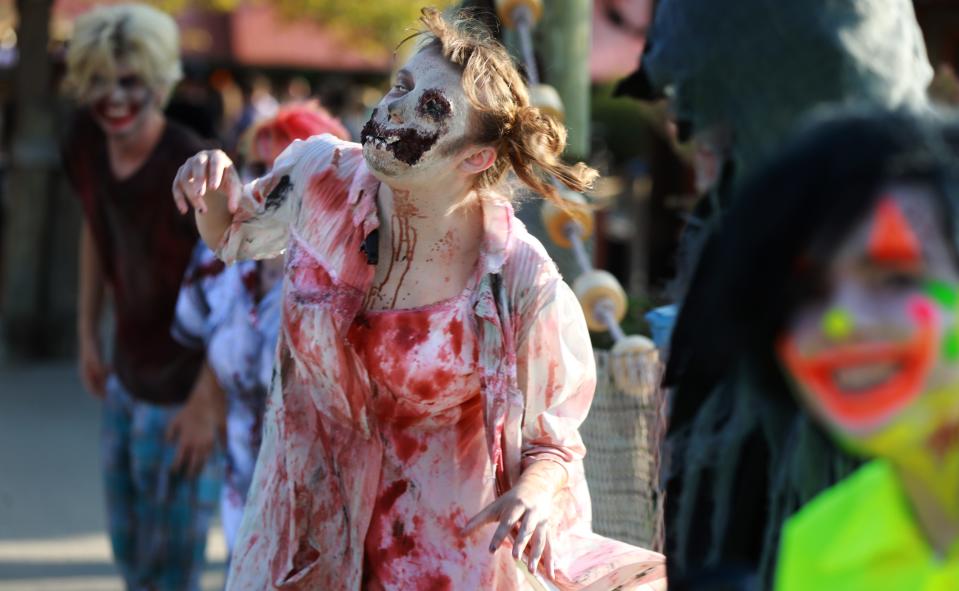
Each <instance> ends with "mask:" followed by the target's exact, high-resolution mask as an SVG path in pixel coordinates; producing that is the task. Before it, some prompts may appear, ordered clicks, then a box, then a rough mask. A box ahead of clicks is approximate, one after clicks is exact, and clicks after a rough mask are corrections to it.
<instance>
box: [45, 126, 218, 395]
mask: <svg viewBox="0 0 959 591" xmlns="http://www.w3.org/2000/svg"><path fill="white" fill-rule="evenodd" d="M204 147H206V146H205V145H204V144H203V143H202V142H201V141H200V140H199V139H198V138H196V136H194V135H193V134H192V133H191V132H189V131H187V130H186V129H184V128H182V127H180V126H178V125H177V124H176V123H174V122H172V121H167V123H166V126H165V128H164V131H163V136H162V137H161V138H160V141H159V142H158V143H157V145H156V146H155V147H154V149H153V152H152V153H151V154H150V156H149V157H148V158H147V160H146V161H145V162H144V163H143V165H142V166H141V167H140V168H139V169H138V170H137V171H136V172H134V173H133V175H132V176H130V177H129V178H126V179H122V180H120V179H117V178H116V177H115V176H114V175H113V172H112V169H111V167H110V163H109V160H108V156H107V142H106V137H105V136H104V134H103V132H102V131H101V130H100V128H99V127H98V126H97V124H96V122H95V121H93V119H92V118H91V117H90V116H89V115H88V114H87V113H81V114H79V115H77V117H76V118H75V120H74V124H73V127H72V129H71V130H70V133H69V134H68V136H67V139H66V141H65V142H64V144H63V162H64V167H65V169H66V171H67V175H68V176H69V178H70V182H71V184H72V185H73V189H74V192H75V193H76V195H77V197H78V198H79V199H80V202H81V203H82V205H83V211H84V215H85V216H86V219H87V222H88V223H89V225H90V229H91V232H92V233H93V238H94V242H95V243H96V248H97V253H98V255H99V258H100V263H101V266H102V268H103V272H104V274H105V276H106V279H107V282H108V283H109V287H110V289H111V291H112V293H113V302H114V309H115V317H116V339H115V347H114V353H113V368H114V371H115V372H116V374H117V377H118V378H119V379H120V381H121V382H122V383H123V385H124V386H125V387H126V388H127V390H129V391H130V393H131V394H132V395H133V396H134V397H135V398H137V399H140V400H146V401H149V402H152V403H155V404H176V403H179V402H183V401H184V400H186V398H187V396H188V395H189V393H190V389H191V387H192V386H193V382H194V381H195V380H196V375H197V372H198V371H199V369H200V364H201V363H202V361H203V350H202V347H201V348H199V349H191V348H188V347H185V346H184V345H182V344H180V343H179V342H177V341H176V340H175V339H174V338H173V337H172V335H171V334H170V326H171V324H172V322H173V312H174V309H175V307H176V300H177V295H178V293H179V291H180V280H181V279H183V272H184V271H185V270H186V267H187V264H188V263H189V262H190V256H191V254H192V252H193V246H194V245H195V244H196V241H197V231H196V225H195V223H194V221H193V217H192V216H182V215H180V213H179V212H178V211H177V209H176V206H175V205H174V203H173V199H172V198H171V197H170V187H171V186H172V185H173V178H174V176H176V171H177V169H178V168H179V167H180V165H181V164H183V162H185V161H186V159H187V158H189V157H190V156H192V155H193V154H195V153H197V152H198V151H200V150H202V149H204Z"/></svg>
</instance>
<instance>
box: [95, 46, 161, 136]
mask: <svg viewBox="0 0 959 591" xmlns="http://www.w3.org/2000/svg"><path fill="white" fill-rule="evenodd" d="M85 103H86V104H87V105H89V107H90V110H91V112H92V113H93V117H94V118H95V119H96V121H97V123H98V124H99V125H100V127H101V128H102V129H103V131H104V133H106V134H107V136H113V137H118V136H125V135H129V134H131V133H135V132H136V131H137V130H138V129H140V127H141V126H142V125H143V123H144V121H146V118H147V116H148V115H149V113H150V111H151V109H154V108H159V107H158V106H157V101H156V94H155V92H154V91H153V89H151V88H150V87H149V86H148V85H147V84H146V82H144V80H143V78H142V77H141V76H140V75H139V74H137V73H136V71H134V70H133V69H132V68H130V67H128V66H126V65H124V64H122V63H121V64H117V68H116V71H115V72H114V75H113V76H112V77H110V78H101V79H97V80H95V81H94V83H93V84H92V86H91V89H90V91H89V92H88V93H87V95H86V97H85Z"/></svg>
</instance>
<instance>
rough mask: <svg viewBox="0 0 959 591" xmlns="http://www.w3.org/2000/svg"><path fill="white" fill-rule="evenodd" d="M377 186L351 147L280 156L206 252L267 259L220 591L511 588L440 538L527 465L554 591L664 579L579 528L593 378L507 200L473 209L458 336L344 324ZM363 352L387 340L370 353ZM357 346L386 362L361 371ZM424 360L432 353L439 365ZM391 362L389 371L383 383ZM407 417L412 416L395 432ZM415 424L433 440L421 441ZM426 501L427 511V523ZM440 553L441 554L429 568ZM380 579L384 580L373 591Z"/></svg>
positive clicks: (457, 542)
mask: <svg viewBox="0 0 959 591" xmlns="http://www.w3.org/2000/svg"><path fill="white" fill-rule="evenodd" d="M378 188H379V184H378V181H377V180H376V179H375V178H374V177H373V176H372V175H371V174H370V173H369V172H368V171H367V170H366V166H365V164H364V162H363V156H362V149H361V147H360V146H359V145H357V144H353V143H348V142H342V141H339V140H336V139H334V138H333V137H332V136H329V135H324V136H319V137H316V138H312V139H310V140H307V141H305V142H303V141H296V142H294V143H293V144H291V145H290V146H289V147H288V148H287V150H286V151H285V152H284V153H283V154H281V155H280V157H279V158H277V160H276V163H275V166H274V168H273V171H272V172H271V173H270V174H269V175H268V176H266V177H264V178H262V179H258V180H256V181H253V182H252V183H251V184H250V185H248V186H247V187H245V188H244V191H243V197H242V199H241V208H240V210H239V211H238V212H237V214H236V215H235V217H234V223H233V224H232V226H231V227H230V229H229V231H228V232H227V233H226V235H225V236H224V238H223V242H222V244H221V245H220V248H219V254H220V256H221V257H222V258H223V259H224V260H225V261H227V262H231V261H233V260H235V259H237V258H267V257H271V256H275V255H276V254H278V253H280V252H281V251H283V250H284V249H286V263H285V264H286V272H285V275H284V286H283V290H284V297H283V318H282V321H281V328H280V339H279V344H278V347H277V356H278V357H277V367H278V375H277V379H275V380H274V382H273V385H272V389H271V393H270V398H269V401H268V405H267V412H266V418H265V419H264V432H263V444H262V448H261V451H260V456H259V458H258V460H257V466H256V472H255V474H254V477H253V481H254V482H253V486H252V488H251V491H250V497H249V499H248V502H247V508H246V512H245V514H244V517H243V523H242V525H241V526H240V534H239V537H238V539H237V543H236V547H235V548H234V554H233V560H232V562H231V570H230V575H229V579H228V582H227V586H228V588H229V589H232V590H251V591H252V590H256V591H262V590H263V589H284V590H289V589H295V590H311V589H324V590H330V591H338V590H345V591H359V590H360V589H374V588H375V584H374V582H373V581H374V580H377V581H378V582H377V583H376V584H380V585H382V586H384V587H386V588H404V589H464V590H465V589H470V590H472V589H476V588H484V586H485V585H484V584H480V585H479V586H476V585H473V584H472V583H471V581H474V580H476V579H477V578H478V579H480V580H481V581H482V580H484V579H483V577H486V579H485V580H492V579H490V577H501V579H500V580H503V581H517V580H519V579H518V577H519V575H518V574H517V573H516V572H515V569H517V567H516V566H515V563H514V564H510V563H509V561H507V560H505V559H503V558H499V557H496V558H491V557H490V555H489V553H488V551H487V548H486V547H485V544H488V543H489V540H490V539H491V537H492V534H493V531H494V529H495V524H490V525H488V526H485V527H483V528H481V529H479V530H478V531H477V532H475V533H474V534H473V535H472V536H470V537H465V536H463V535H462V534H460V535H459V536H457V535H456V533H455V532H456V531H457V529H458V527H459V526H461V525H462V524H463V523H465V520H466V519H468V518H469V517H472V515H469V514H468V513H470V512H473V510H474V509H477V508H479V507H481V506H483V505H484V504H485V503H486V502H487V501H489V500H491V499H493V498H495V495H496V494H498V493H500V492H502V491H504V490H507V489H508V488H509V487H510V486H511V483H514V482H516V479H517V478H519V476H520V473H521V472H522V470H523V467H524V466H525V465H528V464H529V463H531V462H534V461H537V460H544V459H549V460H553V461H556V462H559V463H560V464H562V465H563V466H564V467H565V468H566V470H567V472H568V473H569V479H568V482H567V485H566V486H565V488H563V489H562V490H561V491H559V492H558V493H557V496H556V498H555V511H554V516H553V534H552V535H551V538H550V542H549V543H550V548H551V555H552V560H553V565H554V566H555V576H554V577H553V578H552V583H553V584H554V585H555V586H556V587H558V588H560V589H563V590H567V589H569V590H572V589H584V588H586V587H587V586H589V585H596V586H595V587H593V588H595V589H611V588H614V587H616V586H617V585H621V584H623V585H624V587H623V588H624V589H629V588H633V584H634V583H635V584H639V583H645V582H649V581H654V580H658V579H661V578H662V577H664V576H665V573H664V571H663V557H662V556H661V555H659V554H656V553H654V552H649V551H646V550H643V549H641V548H636V547H633V546H630V545H628V544H624V543H622V542H617V541H615V540H610V539H607V538H603V537H600V536H598V535H596V534H594V533H592V531H591V529H590V502H589V491H588V489H587V487H586V481H585V477H584V474H583V466H582V458H583V455H584V454H585V449H584V448H583V443H582V439H581V438H580V436H579V431H578V428H579V425H580V423H581V422H582V420H583V418H584V417H585V415H586V413H587V412H588V410H589V405H590V402H591V401H592V397H593V392H594V387H595V365H594V361H593V355H592V348H591V346H590V341H589V334H588V332H587V330H586V323H585V321H584V319H583V315H582V311H581V309H580V307H579V303H578V302H577V300H576V297H575V296H574V295H573V293H572V291H571V290H570V289H569V287H568V286H567V285H566V284H565V283H563V281H562V279H561V278H560V276H559V273H558V272H557V270H556V268H555V265H553V263H552V262H551V261H550V260H549V258H548V256H547V255H546V253H545V251H544V249H543V247H542V245H540V244H539V243H538V242H537V241H536V239H534V238H533V237H532V236H530V235H529V234H528V233H527V232H526V230H525V228H523V226H522V224H521V223H520V222H519V221H517V220H516V218H515V217H514V215H513V211H512V208H511V207H510V205H509V204H508V203H507V202H505V201H502V200H497V199H495V198H490V199H488V200H486V201H485V202H484V206H483V209H484V212H483V213H484V228H485V238H484V243H483V247H482V250H481V256H480V261H479V264H478V270H477V280H476V281H475V282H474V285H471V286H470V289H469V290H468V291H467V292H466V293H465V294H464V295H463V296H462V297H463V298H464V299H465V302H464V303H463V304H462V305H463V306H464V307H465V312H464V314H465V316H464V318H465V319H468V320H469V323H468V325H467V324H463V326H462V328H463V333H462V335H460V334H459V329H458V328H456V327H455V326H456V325H455V323H453V324H451V325H448V326H445V327H443V328H440V327H439V325H438V324H436V325H434V324H433V322H432V320H431V322H430V324H429V327H423V326H420V327H419V328H420V329H424V328H425V330H426V332H425V333H424V331H423V330H418V329H417V328H416V327H414V326H412V325H410V326H408V327H407V326H406V325H403V324H402V323H405V322H411V323H412V322H414V320H415V319H416V318H419V321H420V322H421V323H422V321H423V318H424V317H423V316H422V315H420V316H417V315H415V314H412V313H403V312H398V313H382V316H381V317H378V316H379V314H369V313H366V314H363V315H360V312H361V309H362V306H363V298H364V296H365V294H366V293H367V292H368V290H369V288H370V286H371V284H372V280H373V271H374V267H373V266H372V265H370V264H369V263H368V262H367V259H366V255H365V254H364V253H363V250H362V246H363V244H364V242H365V241H366V239H367V237H368V236H369V234H370V233H371V232H372V231H373V230H374V229H376V227H377V225H378V217H377V211H376V199H375V198H376V194H377V191H378ZM448 303H449V302H447V304H448ZM439 308H442V305H440V306H437V307H435V308H434V307H431V308H430V309H431V310H433V311H434V312H436V313H437V314H439V313H440V312H439V311H438V309H439ZM391 321H392V322H394V323H396V324H397V327H396V328H392V327H390V326H389V324H390V322H391ZM464 322H465V320H464ZM364 323H366V325H368V326H369V329H366V328H365V325H364ZM401 325H402V326H401ZM430 329H435V331H436V332H431V331H430ZM351 332H352V341H351V338H350V337H351ZM374 333H375V334H374ZM424 334H425V341H424V342H423V343H419V341H420V340H422V339H424ZM471 335H472V336H471ZM364 337H365V340H366V341H367V343H366V344H362V341H364ZM474 338H475V342H476V344H477V346H476V349H475V352H474V351H468V348H469V345H468V342H469V341H471V340H472V339H474ZM380 340H385V342H389V341H392V342H391V343H389V344H385V343H384V344H370V343H371V342H375V341H380ZM426 341H429V343H426ZM354 342H360V344H361V346H360V347H359V349H360V350H359V351H358V350H357V349H356V348H354V344H353V343H354ZM418 343H419V344H418ZM371 347H372V348H373V349H376V350H377V351H380V350H383V348H384V347H385V348H386V349H389V352H390V355H389V356H385V357H386V358H385V359H377V360H376V363H371V362H370V361H371V360H370V355H369V349H370V348H371ZM436 347H442V348H443V349H445V351H446V352H447V353H448V354H449V359H450V361H449V364H448V365H447V364H445V363H444V362H443V359H444V357H443V355H444V352H443V351H440V350H439V349H438V348H436ZM457 347H459V361H455V360H454V357H455V355H454V354H455V353H456V351H457ZM467 351H468V352H467ZM464 355H465V357H464ZM427 357H429V360H427ZM474 358H475V365H474V367H475V373H474V375H471V376H467V375H454V372H453V371H452V370H451V368H453V367H461V365H460V364H461V363H471V359H474ZM399 360H405V363H406V365H405V366H404V367H397V365H396V362H397V361H399ZM444 368H445V369H444ZM448 370H449V371H448ZM423 372H425V373H426V374H429V373H432V374H433V376H432V377H433V378H434V379H436V378H439V379H440V382H442V381H443V380H448V381H449V390H444V391H442V392H439V391H438V390H437V389H436V388H435V383H433V382H430V383H423V382H424V381H425V380H424V376H423ZM441 374H442V375H441ZM447 374H450V375H447ZM378 383H380V384H382V385H381V386H378V385H377V384H378ZM477 383H478V385H477ZM431 385H432V387H431ZM383 386H386V387H387V388H384V387H383ZM477 389H478V391H479V397H478V399H477V398H476V396H475V392H476V391H477ZM391 395H396V396H397V397H398V396H400V395H403V396H405V397H407V399H406V400H404V401H403V403H402V404H401V405H399V412H398V413H392V414H391V413H390V412H387V411H388V407H389V403H390V401H391V400H392V397H391ZM430 398H432V399H433V400H434V402H435V405H436V406H435V408H430V407H429V405H428V404H427V401H428V399H430ZM470 405H476V406H478V407H479V410H473V408H472V406H470ZM442 409H447V410H445V411H444V410H442ZM393 410H394V411H395V410H396V409H395V408H394V409H393ZM413 410H415V411H416V412H415V413H414V414H415V415H416V416H417V417H420V418H419V420H417V421H413V422H411V423H410V424H406V422H407V419H409V418H410V417H408V416H405V415H404V413H411V412H413ZM433 412H436V414H435V415H431V416H430V413H433ZM480 418H482V420H481V421H480V420H479V419H480ZM461 419H472V420H475V421H476V424H475V425H474V424H464V423H463V421H462V420H461ZM444 421H445V422H444ZM450 423H452V424H450ZM430 426H432V427H431V428H433V429H435V430H436V439H435V440H434V439H432V438H430V439H427V440H425V441H424V440H423V439H422V437H423V435H424V433H426V432H427V430H428V427H430ZM404 427H408V429H407V428H404ZM441 431H442V432H444V433H445V434H442V435H440V434H439V432H441ZM431 437H432V436H431ZM444 438H445V439H444ZM477 439H479V441H480V442H481V445H482V451H483V454H479V452H478V451H477V450H478V448H479V446H480V443H477ZM443 444H445V446H444V447H440V445H443ZM423 446H426V447H427V448H428V449H421V447H423ZM474 446H476V447H474ZM444 453H445V454H447V455H448V456H450V457H447V458H445V460H443V461H441V462H439V463H432V462H431V461H429V460H425V461H424V460H421V459H420V458H421V457H425V456H429V457H430V458H438V457H439V456H441V455H443V454H444ZM419 454H423V456H421V455H419ZM457 454H465V455H464V457H463V460H462V461H459V460H458V459H457ZM474 454H477V455H475V456H474ZM466 482H471V483H479V485H478V486H477V487H472V488H468V487H467V486H465V483H466ZM425 491H429V493H426V492H425ZM424 495H425V496H424ZM443 495H449V497H448V499H446V500H445V501H443V498H444V497H443ZM454 496H455V497H456V498H455V501H454V498H453V497H454ZM434 501H443V502H442V505H444V506H438V507H436V511H435V515H434V517H435V518H436V520H438V521H433V520H432V519H431V520H430V521H431V523H429V524H426V521H427V520H426V519H424V517H423V516H425V515H430V514H431V511H433V508H432V507H431V506H429V505H428V503H430V502H434ZM457 505H458V506H459V507H460V508H462V514H460V513H459V512H458V511H456V509H457ZM447 509H448V510H449V511H450V513H447ZM468 510H469V511H468ZM418 515H419V516H420V522H419V523H417V520H416V517H417V516H418ZM384 516H385V518H386V519H387V520H391V521H389V523H384ZM417 528H420V529H417ZM434 536H437V538H436V539H434V538H433V537H434ZM443 540H448V541H451V542H452V543H453V546H452V547H451V548H447V549H445V550H442V554H437V553H438V552H440V548H439V546H440V545H441V544H442V542H443ZM461 551H462V552H461ZM418 552H419V553H418ZM501 552H504V553H505V552H507V550H505V549H504V550H502V551H501ZM504 556H506V554H504ZM384 558H386V559H388V560H386V562H387V563H388V564H387V565H386V567H385V568H381V567H383V563H384ZM394 558H395V559H394ZM374 560H376V565H371V568H370V569H364V563H372V562H373V561H374ZM390 563H391V564H390ZM474 565H482V568H479V567H475V566H474ZM489 565H494V566H489ZM490 568H492V569H493V570H494V571H495V572H492V573H490V572H489V569H490ZM500 569H503V572H502V573H500V572H499V571H500ZM544 572H545V571H541V572H540V573H538V574H539V576H544ZM364 574H367V575H369V578H370V580H369V581H368V583H367V584H366V585H364V582H363V579H364ZM397 576H402V577H403V581H400V582H395V583H394V582H392V579H393V578H395V577H397ZM491 588H497V587H496V584H494V585H493V587H491ZM506 588H509V587H506ZM519 588H521V587H519Z"/></svg>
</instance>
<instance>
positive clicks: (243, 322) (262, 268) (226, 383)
mask: <svg viewBox="0 0 959 591" xmlns="http://www.w3.org/2000/svg"><path fill="white" fill-rule="evenodd" d="M323 133H331V134H333V135H335V136H336V137H338V138H340V139H348V137H349V136H348V134H347V132H346V129H345V128H344V127H343V126H342V125H341V124H340V123H339V121H337V120H336V119H334V118H333V117H331V116H330V115H329V114H328V113H326V112H325V111H324V110H322V109H321V108H319V106H317V105H313V104H302V105H291V106H288V107H284V108H282V109H281V110H280V111H279V113H277V114H276V116H274V117H272V118H270V119H267V120H265V121H261V122H258V123H257V124H256V125H254V127H253V129H251V130H250V132H249V133H248V134H247V135H248V138H249V141H248V142H244V144H245V149H244V150H243V152H244V156H245V158H244V159H243V160H244V161H243V167H244V172H243V174H242V175H241V176H248V177H249V178H251V179H252V178H255V177H257V176H262V175H263V174H264V172H265V171H267V170H269V169H270V168H271V167H272V166H273V161H274V160H276V157H277V156H278V155H279V154H280V152H282V151H283V150H284V149H286V147H287V146H288V145H289V144H290V143H291V142H292V141H293V140H296V139H306V138H308V137H310V136H314V135H320V134H323ZM282 274H283V262H282V258H281V257H275V258H272V259H264V260H260V261H253V260H250V261H239V262H237V263H236V264H235V265H231V266H229V267H227V266H226V265H224V264H223V262H222V261H220V260H219V259H218V258H216V255H215V254H214V253H213V251H211V250H210V249H209V248H207V246H206V244H204V243H203V241H200V242H199V243H198V244H197V246H196V248H195V249H194V251H193V259H192V260H191V262H190V265H189V267H187V271H186V274H185V276H184V279H183V284H182V286H181V287H180V296H179V299H178V300H177V306H176V315H175V318H174V322H173V335H174V337H176V338H177V340H179V341H180V342H183V343H184V344H186V345H188V346H190V345H192V346H196V347H203V348H205V349H206V356H207V362H208V364H209V366H210V367H211V368H212V370H213V372H214V374H215V375H216V380H217V383H218V385H219V386H220V388H221V389H222V392H221V396H223V393H225V395H226V400H225V403H226V454H225V455H226V473H225V475H224V480H223V487H222V490H221V493H220V520H221V522H222V523H223V533H224V535H225V537H226V544H227V548H228V549H229V550H231V551H232V549H233V542H234V540H235V539H236V531H237V529H238V528H239V525H240V518H241V516H242V515H243V506H244V505H245V503H246V496H247V491H248V490H249V488H250V483H251V481H252V479H253V466H254V464H255V462H256V455H257V453H258V452H259V449H260V432H261V430H262V424H263V410H264V406H265V404H266V394H267V391H268V389H269V386H270V378H271V376H272V373H273V357H274V353H275V351H276V338H277V333H278V332H279V329H280V297H281V294H280V282H279V281H278V279H279V278H280V277H281V276H282Z"/></svg>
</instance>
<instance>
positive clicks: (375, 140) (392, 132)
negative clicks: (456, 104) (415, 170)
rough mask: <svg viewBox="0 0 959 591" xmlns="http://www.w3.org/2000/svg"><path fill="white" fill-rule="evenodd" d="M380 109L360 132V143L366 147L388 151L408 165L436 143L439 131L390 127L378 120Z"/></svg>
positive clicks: (417, 160)
mask: <svg viewBox="0 0 959 591" xmlns="http://www.w3.org/2000/svg"><path fill="white" fill-rule="evenodd" d="M377 111H378V109H374V110H373V116H372V117H371V118H370V120H369V121H367V122H366V125H364V126H363V131H362V132H360V143H362V144H363V146H364V148H365V147H367V146H371V147H372V148H373V149H376V150H380V151H383V150H385V151H388V152H389V153H391V154H392V155H393V157H394V158H396V159H397V160H399V161H400V162H403V163H404V164H406V165H407V166H414V165H416V163H417V162H419V161H420V159H421V158H422V157H423V154H425V153H427V152H429V151H430V150H431V149H432V148H433V146H435V145H436V140H437V139H438V138H439V133H437V132H434V133H424V132H421V131H417V130H416V129H413V128H411V127H404V128H399V129H388V128H387V127H386V126H384V125H381V124H380V123H378V122H377V121H376V116H377Z"/></svg>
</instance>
